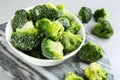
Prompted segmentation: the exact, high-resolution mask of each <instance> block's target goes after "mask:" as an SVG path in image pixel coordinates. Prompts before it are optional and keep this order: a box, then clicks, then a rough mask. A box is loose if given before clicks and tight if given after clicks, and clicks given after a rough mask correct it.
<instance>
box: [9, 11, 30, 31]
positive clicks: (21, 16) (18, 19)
mask: <svg viewBox="0 0 120 80" xmlns="http://www.w3.org/2000/svg"><path fill="white" fill-rule="evenodd" d="M28 20H30V17H29V14H28V12H27V11H25V10H24V9H20V10H17V11H16V12H15V16H14V17H13V19H12V22H11V24H12V27H13V30H14V31H16V29H17V28H22V27H23V26H24V24H26V22H27V21H28Z"/></svg>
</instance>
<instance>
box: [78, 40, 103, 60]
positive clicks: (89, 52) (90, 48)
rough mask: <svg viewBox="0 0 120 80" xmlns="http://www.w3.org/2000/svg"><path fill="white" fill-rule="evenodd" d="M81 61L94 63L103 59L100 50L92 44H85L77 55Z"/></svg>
mask: <svg viewBox="0 0 120 80" xmlns="http://www.w3.org/2000/svg"><path fill="white" fill-rule="evenodd" d="M77 55H78V56H79V58H80V59H81V61H84V62H95V61H97V60H99V59H100V58H102V57H103V52H102V48H101V47H100V46H98V45H96V44H94V43H93V42H87V43H86V44H84V45H83V46H82V48H81V50H80V51H79V52H78V54H77Z"/></svg>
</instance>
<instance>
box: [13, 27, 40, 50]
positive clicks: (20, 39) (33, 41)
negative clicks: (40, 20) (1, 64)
mask: <svg viewBox="0 0 120 80" xmlns="http://www.w3.org/2000/svg"><path fill="white" fill-rule="evenodd" d="M39 33H40V32H39V31H38V30H37V29H35V28H27V29H24V28H22V29H17V31H16V32H13V33H12V35H11V43H12V45H13V46H14V47H15V48H17V49H19V50H21V51H31V50H33V49H36V48H37V47H39V46H40V41H41V38H42V34H39Z"/></svg>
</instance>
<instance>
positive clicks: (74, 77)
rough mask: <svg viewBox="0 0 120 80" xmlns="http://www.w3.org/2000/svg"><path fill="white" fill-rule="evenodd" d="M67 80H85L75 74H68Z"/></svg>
mask: <svg viewBox="0 0 120 80" xmlns="http://www.w3.org/2000/svg"><path fill="white" fill-rule="evenodd" d="M65 80H84V79H83V78H82V77H80V76H78V75H76V74H75V73H74V72H68V73H67V74H66V77H65Z"/></svg>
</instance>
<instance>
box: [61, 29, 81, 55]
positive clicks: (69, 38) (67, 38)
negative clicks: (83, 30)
mask: <svg viewBox="0 0 120 80" xmlns="http://www.w3.org/2000/svg"><path fill="white" fill-rule="evenodd" d="M62 37H63V38H62V44H63V46H64V52H65V53H66V52H71V51H73V50H75V49H76V48H77V47H78V46H79V45H80V44H81V42H82V36H81V35H75V34H73V33H71V32H70V31H66V32H64V33H63V36H62Z"/></svg>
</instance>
